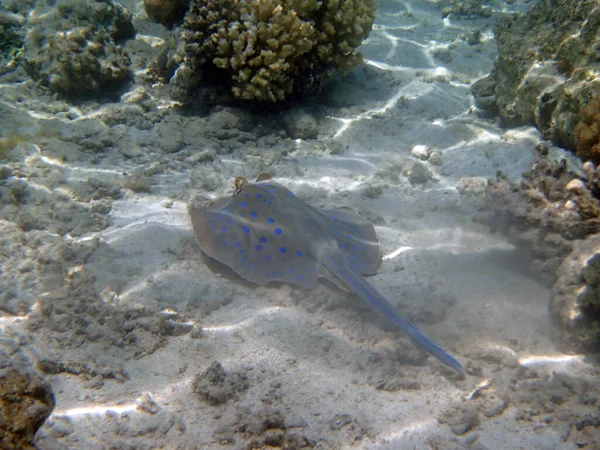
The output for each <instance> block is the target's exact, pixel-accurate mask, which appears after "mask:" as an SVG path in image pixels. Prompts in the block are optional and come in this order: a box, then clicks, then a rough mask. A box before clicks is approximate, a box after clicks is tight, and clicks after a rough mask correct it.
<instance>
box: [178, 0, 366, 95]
mask: <svg viewBox="0 0 600 450" xmlns="http://www.w3.org/2000/svg"><path fill="white" fill-rule="evenodd" d="M374 9H375V6H374V2H373V1H372V0H329V1H316V0H285V1H275V0H242V1H236V0H208V1H198V0H192V2H191V5H190V10H189V11H188V13H187V14H186V16H185V19H184V23H183V31H182V38H183V41H184V42H185V45H184V51H183V53H184V56H183V58H182V59H183V63H182V64H181V65H180V66H179V67H178V69H177V71H176V75H175V77H174V80H173V85H175V86H176V87H177V90H178V91H179V92H181V91H182V93H176V94H175V96H176V97H178V98H182V99H184V98H186V97H188V96H189V95H190V94H192V93H193V92H194V91H195V90H197V89H198V88H199V86H200V85H201V83H202V82H211V80H212V81H214V80H220V81H221V82H222V83H224V84H228V85H229V86H230V88H231V92H232V93H233V95H234V97H235V98H236V99H238V100H258V101H268V102H277V101H281V100H284V99H285V98H287V97H288V96H290V95H294V94H296V95H305V94H309V93H313V92H317V91H318V90H319V89H320V88H321V87H322V86H323V84H324V83H325V82H326V81H327V80H328V79H329V78H330V77H331V76H332V74H333V72H334V71H335V70H342V71H343V70H348V69H350V68H352V67H353V66H354V65H356V64H357V63H358V62H360V61H361V56H360V54H357V53H354V49H355V48H356V47H357V46H358V45H360V43H361V42H362V40H363V39H365V38H366V37H367V35H368V34H369V32H370V30H371V27H372V24H373V20H374Z"/></svg>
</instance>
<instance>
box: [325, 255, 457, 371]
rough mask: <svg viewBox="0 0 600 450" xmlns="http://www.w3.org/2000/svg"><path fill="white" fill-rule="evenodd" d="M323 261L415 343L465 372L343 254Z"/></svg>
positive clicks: (453, 367) (350, 287) (353, 290)
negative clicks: (357, 271) (360, 273)
mask: <svg viewBox="0 0 600 450" xmlns="http://www.w3.org/2000/svg"><path fill="white" fill-rule="evenodd" d="M321 263H322V264H323V265H324V266H325V267H326V268H327V269H329V271H330V272H331V273H332V274H333V275H335V277H336V278H338V279H339V280H342V282H343V283H344V284H346V286H347V287H348V288H349V289H350V290H351V291H352V292H354V293H355V294H358V295H359V296H360V297H362V298H363V299H365V300H367V301H368V302H369V303H370V304H371V305H373V306H374V307H375V308H377V310H378V311H379V312H380V313H382V314H383V315H385V316H386V317H387V318H388V319H390V320H392V322H394V323H395V324H396V325H398V326H399V327H400V328H402V330H403V331H404V332H405V333H406V334H407V335H408V337H410V339H411V340H412V341H413V343H414V344H415V345H417V346H418V347H419V348H422V349H423V350H425V351H427V352H429V353H430V354H431V355H433V356H435V357H436V358H437V359H438V360H439V361H440V362H442V363H444V364H446V365H447V366H449V367H451V368H452V369H454V370H455V371H456V372H458V373H459V374H462V373H463V365H462V364H461V363H460V361H458V360H457V359H456V358H454V357H453V356H451V355H449V354H448V353H446V351H445V350H444V349H443V348H442V347H440V346H439V345H438V344H436V343H435V342H434V341H432V340H431V339H429V338H428V337H427V336H425V335H424V334H423V333H422V332H421V331H420V330H419V329H418V328H417V327H416V326H414V325H413V324H412V323H410V322H409V321H408V320H406V319H405V318H404V317H403V316H402V315H401V314H400V313H399V312H398V311H397V310H396V308H394V307H393V306H392V305H391V304H390V302H388V301H387V300H386V299H385V298H384V297H383V296H382V295H381V294H380V293H379V292H377V291H376V290H375V288H374V287H373V286H371V285H370V284H369V283H368V282H367V281H366V280H365V279H364V278H363V277H362V276H360V275H359V274H358V273H356V272H355V271H354V270H353V269H352V268H351V267H350V266H349V265H348V264H347V263H346V262H345V261H344V260H343V259H342V257H341V256H337V255H333V256H328V257H326V258H325V259H324V260H323V261H321Z"/></svg>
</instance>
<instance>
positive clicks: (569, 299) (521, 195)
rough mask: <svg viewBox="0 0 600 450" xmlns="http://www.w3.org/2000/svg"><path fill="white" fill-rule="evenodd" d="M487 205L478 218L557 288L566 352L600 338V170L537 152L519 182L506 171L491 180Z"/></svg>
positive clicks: (556, 310) (553, 311) (556, 317)
mask: <svg viewBox="0 0 600 450" xmlns="http://www.w3.org/2000/svg"><path fill="white" fill-rule="evenodd" d="M487 197H488V202H489V205H490V206H489V209H488V210H487V211H486V212H485V213H483V214H481V215H480V216H478V217H477V219H476V220H477V221H479V222H482V223H486V224H488V225H490V226H491V227H492V229H493V230H495V231H498V232H500V233H502V234H504V235H506V236H507V238H508V240H509V241H510V242H511V243H512V244H514V245H515V246H516V247H517V248H519V249H522V250H525V252H526V253H527V254H529V255H530V256H531V258H532V261H531V265H530V268H531V271H532V273H533V274H534V275H536V276H537V277H539V278H540V279H541V280H542V281H544V282H546V283H549V284H551V285H553V288H552V298H551V301H550V315H551V319H552V321H553V323H554V324H555V326H556V329H555V331H554V334H555V337H556V341H557V343H558V345H559V346H560V348H561V349H562V350H563V351H567V352H586V351H596V350H597V349H598V344H599V343H600V263H599V261H600V167H595V166H594V164H593V163H592V162H590V161H588V162H586V163H584V164H583V165H582V166H581V168H578V167H573V168H571V167H569V164H568V162H567V160H566V159H559V160H553V159H552V158H550V157H549V149H548V147H546V146H543V145H540V146H538V147H537V149H536V150H535V155H534V160H533V163H532V168H531V170H529V171H528V172H525V173H524V174H523V179H522V180H521V181H520V182H518V183H515V182H512V181H510V180H508V178H506V177H505V176H504V175H503V174H502V173H501V172H499V173H498V175H497V177H496V180H490V181H489V183H488V189H487Z"/></svg>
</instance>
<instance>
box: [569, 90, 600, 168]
mask: <svg viewBox="0 0 600 450" xmlns="http://www.w3.org/2000/svg"><path fill="white" fill-rule="evenodd" d="M580 115H581V120H580V121H579V122H578V123H577V125H575V150H576V152H577V156H579V157H580V158H581V159H582V160H583V161H587V160H592V161H594V162H595V163H600V96H598V97H596V98H595V99H593V100H592V101H590V102H589V103H588V104H587V105H585V106H584V107H583V108H581V112H580Z"/></svg>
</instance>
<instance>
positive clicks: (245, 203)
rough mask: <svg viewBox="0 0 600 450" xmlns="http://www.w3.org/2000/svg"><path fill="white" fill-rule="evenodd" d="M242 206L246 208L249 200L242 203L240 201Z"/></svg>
mask: <svg viewBox="0 0 600 450" xmlns="http://www.w3.org/2000/svg"><path fill="white" fill-rule="evenodd" d="M240 206H241V207H242V208H245V207H246V206H248V202H242V203H240Z"/></svg>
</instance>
